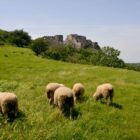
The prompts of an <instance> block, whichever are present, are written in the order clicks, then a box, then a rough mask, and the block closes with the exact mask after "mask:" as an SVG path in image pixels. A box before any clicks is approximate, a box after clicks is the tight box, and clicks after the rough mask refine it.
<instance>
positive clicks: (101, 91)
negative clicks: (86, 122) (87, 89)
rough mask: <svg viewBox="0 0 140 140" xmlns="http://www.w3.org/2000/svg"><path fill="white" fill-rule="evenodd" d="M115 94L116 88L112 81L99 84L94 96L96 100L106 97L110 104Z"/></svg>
mask: <svg viewBox="0 0 140 140" xmlns="http://www.w3.org/2000/svg"><path fill="white" fill-rule="evenodd" d="M113 95H114V89H113V86H112V85H111V84H110V83H105V84H102V85H99V86H98V87H97V88H96V92H95V93H94V95H93V97H94V98H95V99H96V100H101V99H102V98H105V99H106V101H107V104H108V105H111V104H112V100H113Z"/></svg>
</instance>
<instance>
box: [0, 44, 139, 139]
mask: <svg viewBox="0 0 140 140" xmlns="http://www.w3.org/2000/svg"><path fill="white" fill-rule="evenodd" d="M48 82H60V83H64V84H65V85H66V86H68V87H72V85H73V84H74V83H75V82H82V83H83V84H84V85H85V88H86V92H85V101H84V102H83V103H78V104H77V105H76V106H75V110H76V112H77V117H76V118H75V119H74V120H69V119H68V118H65V117H64V116H62V115H60V113H59V111H58V110H57V109H53V108H51V107H50V106H49V105H48V103H47V99H46V96H45V95H44V87H45V85H46V84H47V83H48ZM104 82H110V83H112V84H113V85H114V88H115V98H114V104H115V106H111V107H108V106H106V105H105V104H101V103H100V102H97V103H96V102H94V100H93V99H92V93H93V92H94V91H95V89H96V86H97V85H98V84H101V83H104ZM0 91H9V92H15V93H16V95H17V96H18V98H19V108H20V112H19V116H18V118H17V119H16V120H15V121H14V122H11V123H5V121H4V119H3V117H2V116H0V128H1V131H0V139H1V140H4V139H8V140H25V139H27V140H33V139H34V140H38V139H39V140H44V139H46V140H47V139H49V140H50V139H55V140H72V139H74V140H82V139H83V140H105V139H108V140H126V139H130V140H131V139H133V140H138V139H140V135H139V130H140V129H139V128H140V119H139V118H140V106H139V102H140V94H139V91H140V73H139V72H135V71H130V70H124V69H118V68H107V67H100V66H91V65H82V64H72V63H65V62H61V61H54V60H48V59H43V58H41V57H37V56H35V55H34V53H33V52H32V51H31V50H30V49H27V48H17V47H13V46H3V47H0Z"/></svg>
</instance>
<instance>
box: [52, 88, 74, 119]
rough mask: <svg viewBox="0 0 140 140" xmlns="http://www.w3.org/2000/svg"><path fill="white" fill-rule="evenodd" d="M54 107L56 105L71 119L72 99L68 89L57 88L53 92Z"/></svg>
mask: <svg viewBox="0 0 140 140" xmlns="http://www.w3.org/2000/svg"><path fill="white" fill-rule="evenodd" d="M54 105H56V106H57V107H58V108H59V109H60V111H61V112H62V113H64V114H65V115H66V116H70V118H71V117H72V113H73V107H74V99H73V91H72V90H71V89H70V88H68V87H59V88H58V89H56V91H55V92H54Z"/></svg>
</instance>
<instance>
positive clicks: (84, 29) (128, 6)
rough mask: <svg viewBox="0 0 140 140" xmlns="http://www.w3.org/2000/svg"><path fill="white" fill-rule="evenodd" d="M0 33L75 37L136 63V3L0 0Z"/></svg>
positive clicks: (139, 26) (139, 22)
mask: <svg viewBox="0 0 140 140" xmlns="http://www.w3.org/2000/svg"><path fill="white" fill-rule="evenodd" d="M0 29H4V30H8V31H11V30H15V29H23V30H24V31H26V32H28V33H29V35H31V36H32V38H33V39H34V38H37V37H41V36H44V35H56V34H62V35H64V38H65V37H66V35H68V34H71V33H73V34H79V35H83V36H86V37H87V39H91V40H92V41H93V42H98V43H99V45H100V46H101V47H104V46H110V47H113V48H115V49H118V50H120V51H121V55H120V58H121V59H123V60H124V61H125V62H130V63H134V62H135V63H138V62H140V0H0Z"/></svg>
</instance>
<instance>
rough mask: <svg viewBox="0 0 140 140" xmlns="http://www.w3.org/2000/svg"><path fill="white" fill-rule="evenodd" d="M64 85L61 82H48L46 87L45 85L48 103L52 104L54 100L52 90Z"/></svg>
mask: <svg viewBox="0 0 140 140" xmlns="http://www.w3.org/2000/svg"><path fill="white" fill-rule="evenodd" d="M61 86H64V85H63V84H59V83H49V84H48V85H47V86H46V87H45V93H46V94H47V98H48V101H49V104H50V105H51V104H53V102H54V92H55V90H56V89H57V88H59V87H61Z"/></svg>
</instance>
